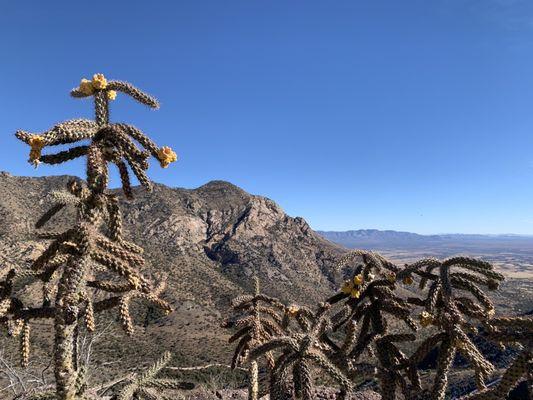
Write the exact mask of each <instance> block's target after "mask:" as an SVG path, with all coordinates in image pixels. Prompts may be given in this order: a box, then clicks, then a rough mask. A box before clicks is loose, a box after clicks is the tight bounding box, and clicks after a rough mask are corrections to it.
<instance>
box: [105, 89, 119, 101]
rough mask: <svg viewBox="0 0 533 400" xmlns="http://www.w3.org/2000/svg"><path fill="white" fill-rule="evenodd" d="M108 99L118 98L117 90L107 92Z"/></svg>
mask: <svg viewBox="0 0 533 400" xmlns="http://www.w3.org/2000/svg"><path fill="white" fill-rule="evenodd" d="M107 98H108V99H109V100H115V99H116V98H117V92H116V91H115V90H108V91H107Z"/></svg>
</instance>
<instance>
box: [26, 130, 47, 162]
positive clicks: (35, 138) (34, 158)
mask: <svg viewBox="0 0 533 400" xmlns="http://www.w3.org/2000/svg"><path fill="white" fill-rule="evenodd" d="M28 144H29V145H30V147H31V150H30V159H29V161H30V162H31V163H32V164H34V165H36V166H37V165H38V164H39V158H41V151H42V149H43V147H44V139H43V138H42V137H41V136H39V135H32V136H31V137H30V140H29V142H28Z"/></svg>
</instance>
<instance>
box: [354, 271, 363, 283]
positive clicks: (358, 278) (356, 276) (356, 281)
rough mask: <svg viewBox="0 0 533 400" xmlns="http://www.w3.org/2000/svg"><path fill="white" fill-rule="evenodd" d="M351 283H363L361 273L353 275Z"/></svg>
mask: <svg viewBox="0 0 533 400" xmlns="http://www.w3.org/2000/svg"><path fill="white" fill-rule="evenodd" d="M353 283H354V284H356V285H361V284H362V283H363V275H362V274H359V275H355V276H354V277H353Z"/></svg>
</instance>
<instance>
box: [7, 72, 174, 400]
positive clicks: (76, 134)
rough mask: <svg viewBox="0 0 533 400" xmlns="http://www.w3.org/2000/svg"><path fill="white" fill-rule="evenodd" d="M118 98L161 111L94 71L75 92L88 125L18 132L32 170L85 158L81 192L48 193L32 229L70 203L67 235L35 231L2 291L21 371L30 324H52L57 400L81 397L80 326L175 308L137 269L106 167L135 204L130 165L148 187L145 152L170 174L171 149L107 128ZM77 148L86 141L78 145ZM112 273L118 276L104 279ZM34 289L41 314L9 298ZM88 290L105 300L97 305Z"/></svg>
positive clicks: (130, 131)
mask: <svg viewBox="0 0 533 400" xmlns="http://www.w3.org/2000/svg"><path fill="white" fill-rule="evenodd" d="M117 91H118V92H122V93H125V94H127V95H130V96H131V97H133V98H134V99H135V100H137V101H139V102H141V103H143V104H145V105H148V106H150V107H152V108H157V107H158V103H157V100H155V99H154V98H152V97H151V96H149V95H147V94H146V93H144V92H142V91H140V90H139V89H137V88H135V87H134V86H132V85H130V84H129V83H125V82H119V81H107V79H106V78H105V77H104V76H103V75H102V74H96V75H94V77H93V79H92V80H91V81H89V80H85V79H84V80H82V82H81V83H80V86H79V87H78V88H76V89H73V90H72V91H71V95H72V96H73V97H89V96H92V97H93V98H94V105H95V120H94V121H91V120H84V119H74V120H70V121H66V122H64V123H60V124H57V125H56V126H54V127H53V128H52V129H50V130H48V131H46V132H44V133H42V134H39V135H35V134H30V133H28V132H25V131H18V132H17V133H16V136H17V138H19V139H20V140H22V141H24V142H26V143H27V144H28V145H30V147H31V150H30V157H29V162H30V163H32V164H33V165H35V166H37V165H39V164H40V163H44V164H52V165H53V164H60V163H63V162H66V161H69V160H73V159H75V158H78V157H86V159H87V170H86V182H87V185H85V184H83V183H81V182H79V181H71V182H70V183H69V184H68V187H67V191H66V192H64V193H55V194H54V195H53V197H54V199H55V204H54V205H53V206H52V207H51V208H50V210H49V211H47V212H46V213H45V214H44V215H43V216H42V217H41V219H40V220H39V221H37V223H36V227H37V228H38V229H39V228H42V227H43V226H44V225H45V224H46V222H47V221H49V220H50V219H51V218H52V217H53V216H54V215H55V214H56V213H58V212H60V211H61V210H62V209H64V208H65V207H67V206H70V207H74V208H75V209H76V211H77V217H76V221H74V224H73V226H72V227H71V228H70V229H68V230H67V231H65V232H39V233H38V237H40V238H41V239H44V240H49V241H50V244H49V245H48V247H47V248H46V250H44V252H43V253H42V254H41V255H40V256H39V257H37V258H36V259H35V260H34V261H33V263H32V265H31V266H30V268H17V269H14V270H12V271H10V272H9V273H8V274H7V276H6V278H5V279H4V281H3V282H1V284H0V322H7V324H8V330H9V331H10V333H12V334H13V335H16V334H18V333H19V332H20V335H21V357H22V364H23V365H27V363H28V360H29V354H30V332H31V329H30V327H31V321H32V320H34V319H36V318H53V320H54V330H55V339H54V373H55V380H56V391H57V398H58V399H60V400H67V399H68V400H71V399H74V398H75V397H76V395H77V394H76V380H77V377H78V375H79V374H80V371H78V368H77V362H76V351H77V347H76V335H77V330H78V325H79V323H84V324H85V325H86V327H87V330H88V331H92V330H94V328H95V324H94V314H95V313H98V312H101V311H103V310H106V309H110V308H114V307H118V308H119V310H120V320H121V322H122V325H123V326H124V328H125V330H126V332H127V333H128V334H131V333H132V332H133V324H132V321H131V317H130V315H129V310H128V306H129V303H130V301H131V300H133V299H141V300H144V301H147V302H149V303H151V304H152V305H154V306H157V307H159V308H161V309H163V310H164V311H165V312H170V311H171V307H170V305H169V304H168V303H167V302H165V301H164V300H162V299H161V298H160V297H159V295H160V290H154V288H153V286H152V283H151V282H149V281H148V280H147V279H145V278H144V277H143V276H142V275H141V273H140V272H139V268H140V267H142V266H143V264H144V259H143V256H142V253H143V251H142V248H140V247H139V246H137V245H135V244H134V243H131V242H129V241H127V240H126V239H125V238H124V235H123V231H122V216H121V212H120V208H119V199H118V197H117V196H116V195H115V194H112V193H109V192H108V191H107V190H106V189H107V185H108V182H109V174H108V167H109V164H110V163H113V164H115V165H116V166H117V167H118V169H119V172H120V176H121V180H122V189H123V191H124V194H125V196H126V197H128V198H131V197H132V195H133V193H132V190H131V184H130V180H129V173H128V167H127V166H129V168H131V170H132V171H133V173H134V174H135V176H136V177H137V178H138V180H139V182H140V183H141V184H142V185H143V186H145V187H147V188H148V189H150V188H151V184H150V181H149V179H148V177H147V175H146V170H147V169H148V166H149V165H148V158H149V157H150V155H151V156H153V157H155V158H156V159H157V160H158V161H159V162H160V164H161V166H162V167H166V166H168V164H169V163H170V162H173V161H175V160H176V154H175V153H174V152H173V151H172V150H171V149H170V148H168V147H162V148H159V147H157V146H156V145H155V144H154V143H153V142H152V141H151V140H150V139H149V138H148V137H147V136H146V135H145V134H144V133H142V132H141V131H140V130H138V129H137V128H135V127H134V126H132V125H128V124H122V123H110V122H109V101H110V100H113V99H114V98H115V97H116V92H117ZM80 141H88V142H89V143H88V144H87V145H76V144H77V143H78V142H80ZM136 143H138V144H139V145H140V146H142V148H144V150H141V149H140V148H139V147H138V145H137V144H136ZM62 144H63V145H64V144H73V145H74V146H72V147H70V148H69V149H68V150H64V151H60V152H58V153H55V154H44V155H43V154H42V150H43V149H45V148H48V147H52V146H56V145H62ZM103 272H105V273H103ZM110 273H111V274H112V276H114V278H110V277H109V276H110ZM33 283H40V284H41V285H42V287H43V300H42V306H41V307H28V306H26V305H25V304H24V303H23V301H22V300H21V299H20V298H19V296H17V295H16V293H14V288H15V287H16V286H18V285H23V286H27V285H30V284H33ZM94 290H99V291H101V292H104V293H108V294H109V296H108V297H107V298H105V299H103V300H99V301H97V302H93V296H92V291H94Z"/></svg>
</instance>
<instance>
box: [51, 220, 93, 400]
mask: <svg viewBox="0 0 533 400" xmlns="http://www.w3.org/2000/svg"><path fill="white" fill-rule="evenodd" d="M85 224H86V223H82V227H81V228H80V232H79V234H80V240H79V241H80V253H81V254H80V256H79V257H78V258H76V259H71V260H70V261H69V263H68V264H67V265H66V267H65V269H64V272H63V275H62V277H61V280H60V282H59V286H58V292H57V297H56V313H55V320H54V325H55V340H54V350H55V351H54V354H55V359H54V374H55V378H56V392H57V398H58V400H74V399H75V398H76V370H75V366H76V360H75V355H76V354H75V353H76V351H75V346H76V343H75V341H76V329H77V326H78V316H79V306H80V291H81V290H82V289H83V287H84V284H85V279H86V277H85V273H86V270H87V266H88V261H89V251H90V248H91V245H90V234H89V231H90V228H92V227H90V226H88V225H85Z"/></svg>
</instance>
